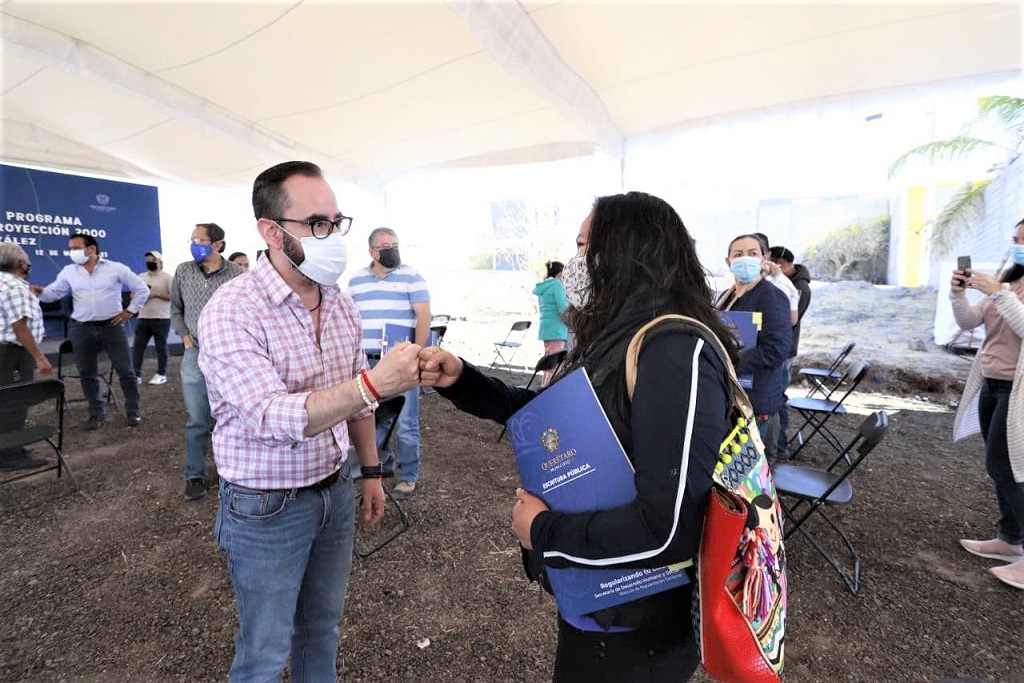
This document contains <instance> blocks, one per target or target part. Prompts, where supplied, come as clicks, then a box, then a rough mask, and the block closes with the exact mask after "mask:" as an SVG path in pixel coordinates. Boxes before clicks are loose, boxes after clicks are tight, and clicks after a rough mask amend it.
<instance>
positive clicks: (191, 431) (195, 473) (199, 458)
mask: <svg viewBox="0 0 1024 683" xmlns="http://www.w3.org/2000/svg"><path fill="white" fill-rule="evenodd" d="M181 392H182V394H184V396H185V410H187V411H188V420H186V421H185V471H184V472H182V476H183V477H184V478H185V479H201V478H203V477H205V476H206V451H207V448H208V446H209V443H210V398H209V396H207V394H206V378H205V377H203V372H202V371H201V370H200V369H199V347H197V346H193V347H192V348H190V349H185V355H183V356H182V357H181Z"/></svg>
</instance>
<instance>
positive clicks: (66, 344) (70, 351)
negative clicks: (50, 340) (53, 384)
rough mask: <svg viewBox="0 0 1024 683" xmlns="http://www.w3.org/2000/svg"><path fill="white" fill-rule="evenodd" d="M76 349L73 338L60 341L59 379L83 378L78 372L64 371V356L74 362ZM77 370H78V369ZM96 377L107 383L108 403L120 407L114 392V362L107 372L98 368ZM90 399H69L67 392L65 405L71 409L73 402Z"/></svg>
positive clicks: (58, 351)
mask: <svg viewBox="0 0 1024 683" xmlns="http://www.w3.org/2000/svg"><path fill="white" fill-rule="evenodd" d="M74 351H75V350H74V347H73V346H72V344H71V340H70V339H65V340H64V341H62V342H61V343H60V348H58V349H57V379H59V380H61V381H64V380H68V379H78V380H80V379H81V376H80V375H77V374H70V375H69V374H68V373H66V372H64V358H65V357H67V358H71V359H72V362H74V357H75V355H74ZM97 363H99V361H98V360H97ZM75 372H77V370H76V371H75ZM96 378H97V379H98V380H99V381H100V382H101V383H102V384H104V385H106V387H107V390H106V395H105V398H106V400H107V403H109V404H110V405H112V406H114V409H115V410H116V409H118V408H120V403H118V400H117V394H115V393H114V365H113V363H111V365H110V371H109V372H107V373H106V374H104V373H102V372H100V369H99V368H97V369H96ZM88 400H89V399H87V398H84V397H83V398H74V399H69V398H67V395H66V394H65V398H64V405H65V407H67V409H68V411H70V410H71V404H72V403H78V402H81V401H88Z"/></svg>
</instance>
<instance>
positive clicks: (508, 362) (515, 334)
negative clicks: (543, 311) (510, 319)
mask: <svg viewBox="0 0 1024 683" xmlns="http://www.w3.org/2000/svg"><path fill="white" fill-rule="evenodd" d="M528 329H530V321H529V320H517V321H516V322H514V323H512V328H511V329H510V330H509V331H508V334H506V335H505V338H504V339H503V340H502V341H496V342H494V360H492V361H491V370H495V369H497V368H499V367H504V368H505V369H506V370H511V369H512V361H513V359H515V357H516V351H518V350H519V347H520V346H522V345H523V339H525V338H526V331H527V330H528ZM506 354H507V357H506ZM498 361H501V362H500V363H499V362H498Z"/></svg>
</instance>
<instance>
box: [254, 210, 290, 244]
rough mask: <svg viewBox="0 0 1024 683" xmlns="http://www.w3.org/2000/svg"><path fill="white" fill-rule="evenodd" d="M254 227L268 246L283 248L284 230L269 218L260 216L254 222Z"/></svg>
mask: <svg viewBox="0 0 1024 683" xmlns="http://www.w3.org/2000/svg"><path fill="white" fill-rule="evenodd" d="M256 229H257V230H259V231H260V236H261V237H262V238H263V241H264V242H266V243H267V246H268V247H273V248H274V249H277V250H278V251H281V250H282V249H283V242H284V231H283V230H282V229H281V226H280V225H278V224H277V223H275V222H274V221H272V220H270V219H269V218H261V219H259V220H258V221H257V222H256Z"/></svg>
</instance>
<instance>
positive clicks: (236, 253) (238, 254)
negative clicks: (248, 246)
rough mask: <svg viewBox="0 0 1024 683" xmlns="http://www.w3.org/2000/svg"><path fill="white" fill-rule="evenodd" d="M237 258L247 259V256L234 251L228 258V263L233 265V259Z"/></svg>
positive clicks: (241, 252)
mask: <svg viewBox="0 0 1024 683" xmlns="http://www.w3.org/2000/svg"><path fill="white" fill-rule="evenodd" d="M239 256H245V258H249V256H248V255H247V254H246V253H245V252H244V251H236V252H235V253H233V254H232V255H231V256H228V261H231V262H232V263H234V261H235V259H236V258H238V257H239Z"/></svg>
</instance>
